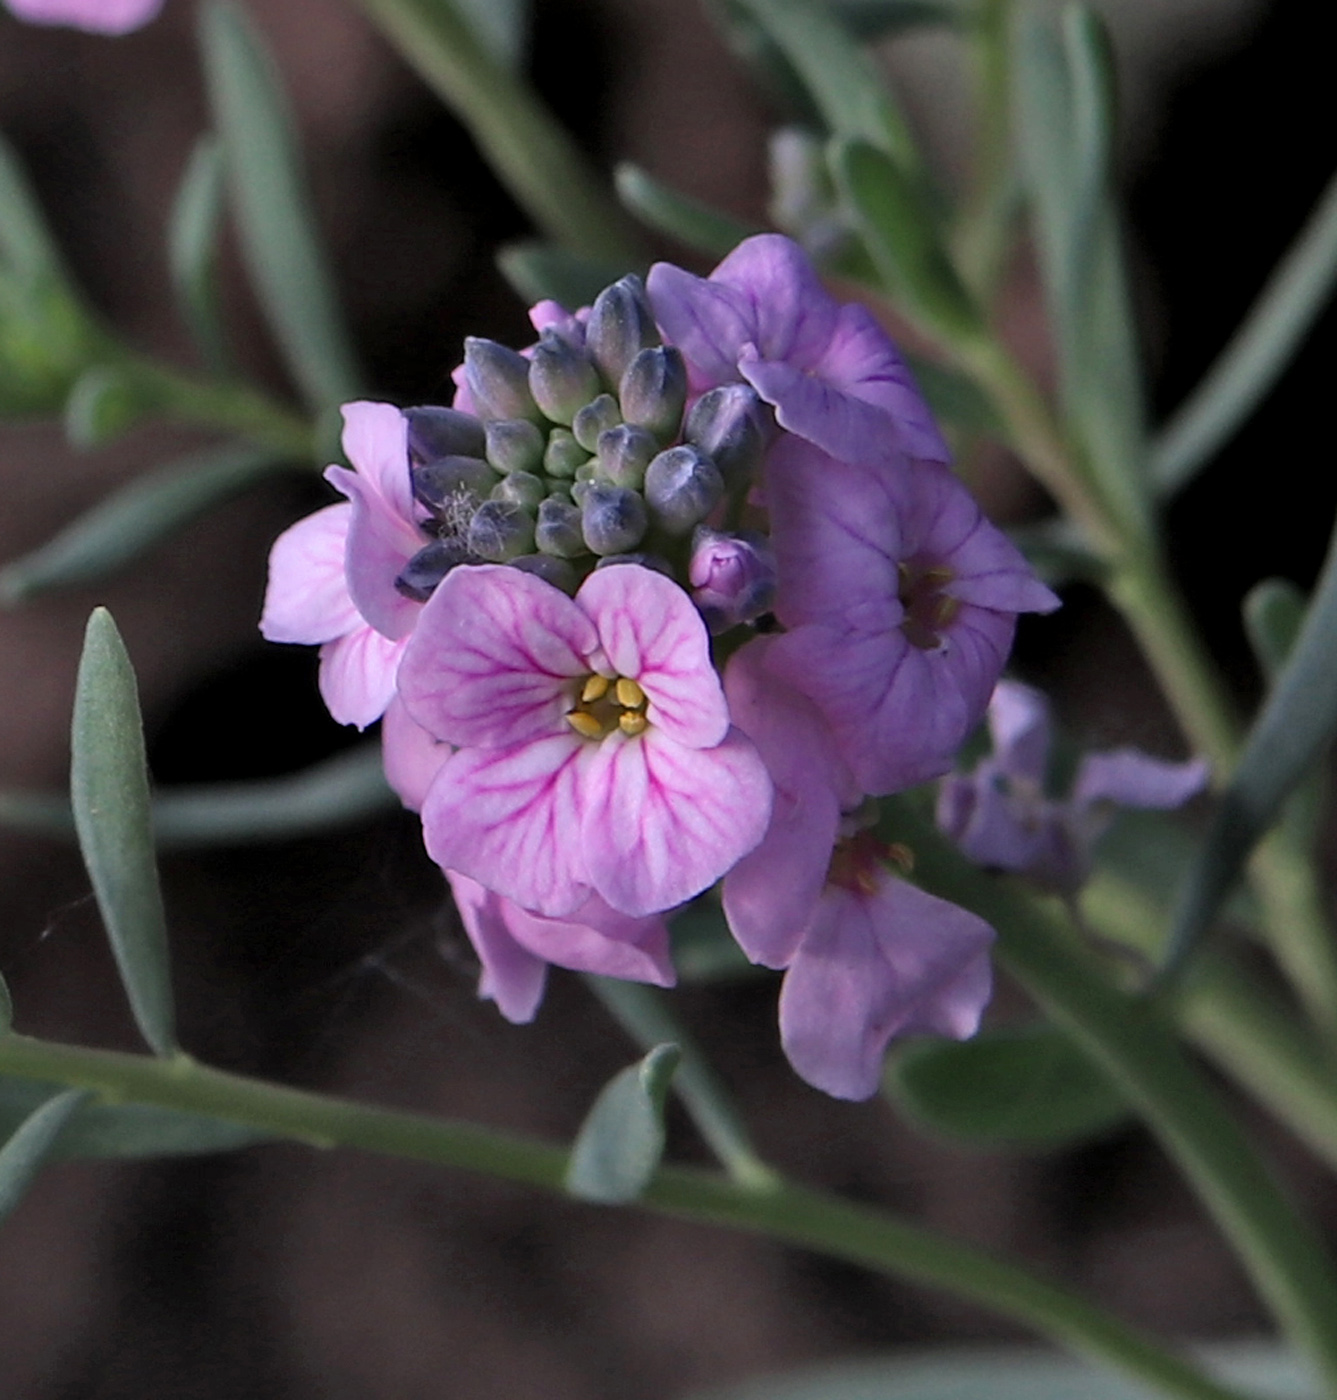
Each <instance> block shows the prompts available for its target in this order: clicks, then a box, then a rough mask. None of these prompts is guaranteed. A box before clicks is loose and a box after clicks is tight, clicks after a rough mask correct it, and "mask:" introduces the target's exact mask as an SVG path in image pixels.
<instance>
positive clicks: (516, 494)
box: [492, 472, 548, 510]
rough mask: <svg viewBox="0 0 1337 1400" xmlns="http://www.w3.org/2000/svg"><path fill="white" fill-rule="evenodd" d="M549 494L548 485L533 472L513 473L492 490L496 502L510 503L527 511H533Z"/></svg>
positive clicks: (503, 478)
mask: <svg viewBox="0 0 1337 1400" xmlns="http://www.w3.org/2000/svg"><path fill="white" fill-rule="evenodd" d="M547 494H548V487H547V484H546V483H545V482H544V480H543V478H542V477H541V476H535V475H534V473H533V472H511V473H510V474H509V475H508V476H504V477H502V479H501V480H500V481H499V482H498V483H497V484H496V485H495V486H494V487H493V488H492V499H493V500H494V501H510V502H511V504H512V505H517V506H524V507H525V509H526V510H533V509H534V507H535V506H536V505H538V503H539V502H540V501H541V500H542V499H543V498H544V496H546V495H547Z"/></svg>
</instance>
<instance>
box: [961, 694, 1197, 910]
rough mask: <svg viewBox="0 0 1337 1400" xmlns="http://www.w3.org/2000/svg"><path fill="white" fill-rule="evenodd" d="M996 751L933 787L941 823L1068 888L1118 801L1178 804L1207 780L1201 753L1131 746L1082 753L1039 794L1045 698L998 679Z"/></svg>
mask: <svg viewBox="0 0 1337 1400" xmlns="http://www.w3.org/2000/svg"><path fill="white" fill-rule="evenodd" d="M989 733H990V736H991V737H992V739H993V753H992V754H991V755H990V756H989V757H988V758H986V759H984V760H982V761H981V762H980V763H979V764H978V765H976V767H975V770H974V772H972V773H970V774H969V775H967V774H952V775H951V776H949V777H947V778H944V779H943V781H942V784H941V785H940V787H939V789H938V825H939V826H940V827H941V828H942V829H943V830H944V831H945V832H946V833H947V834H948V835H949V836H950V837H951V838H952V839H953V840H954V841H955V842H956V843H957V845H958V846H960V847H961V849H962V850H963V851H964V852H965V853H966V855H968V856H969V857H970V859H971V860H973V861H975V862H976V864H978V865H985V866H993V867H995V868H997V869H999V870H1011V871H1015V872H1017V873H1019V874H1024V875H1029V876H1030V877H1031V878H1032V879H1034V880H1037V881H1039V882H1040V883H1042V884H1044V885H1046V886H1048V887H1049V888H1051V889H1054V890H1057V891H1058V892H1060V893H1062V894H1065V895H1068V896H1072V895H1074V894H1076V892H1077V891H1078V890H1079V889H1080V888H1081V886H1082V885H1083V884H1084V883H1085V882H1086V880H1087V878H1088V876H1089V875H1090V873H1091V852H1092V849H1093V847H1094V845H1095V842H1096V840H1097V839H1098V838H1099V836H1100V834H1101V833H1102V832H1103V831H1104V830H1105V828H1106V826H1107V825H1108V824H1109V821H1110V819H1111V816H1112V814H1113V810H1112V809H1113V808H1114V807H1115V806H1121V807H1150V808H1160V809H1168V808H1172V807H1179V806H1181V805H1182V804H1183V803H1185V802H1187V801H1188V800H1189V798H1190V797H1193V796H1195V795H1196V794H1197V793H1199V792H1201V791H1202V790H1203V788H1204V787H1206V785H1207V781H1208V778H1209V777H1210V769H1209V767H1208V765H1207V763H1206V762H1205V761H1204V760H1202V759H1190V760H1189V761H1188V762H1186V763H1167V762H1165V761H1164V760H1162V759H1158V758H1152V757H1151V756H1150V755H1148V754H1144V753H1141V752H1139V751H1138V750H1137V749H1131V748H1123V749H1115V750H1113V751H1111V752H1109V753H1097V754H1088V755H1086V757H1084V758H1083V759H1082V761H1081V763H1080V764H1079V765H1078V768H1077V776H1076V779H1075V780H1074V782H1073V786H1072V791H1071V793H1070V794H1069V796H1068V797H1067V798H1066V799H1065V800H1063V801H1056V800H1054V799H1052V798H1049V797H1046V796H1045V769H1046V766H1047V764H1048V761H1049V749H1050V741H1051V729H1050V716H1049V704H1048V702H1047V701H1046V700H1045V698H1044V696H1043V695H1041V694H1040V693H1039V691H1036V690H1032V689H1031V688H1030V687H1029V686H1024V685H1020V684H1018V683H1017V682H1016V681H999V683H998V687H997V689H996V690H995V691H994V695H993V699H992V700H991V701H990V702H989Z"/></svg>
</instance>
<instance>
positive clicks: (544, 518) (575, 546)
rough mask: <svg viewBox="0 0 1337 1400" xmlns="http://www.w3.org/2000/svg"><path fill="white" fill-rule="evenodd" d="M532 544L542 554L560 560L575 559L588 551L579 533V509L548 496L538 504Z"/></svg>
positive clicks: (583, 538) (582, 536)
mask: <svg viewBox="0 0 1337 1400" xmlns="http://www.w3.org/2000/svg"><path fill="white" fill-rule="evenodd" d="M534 542H535V544H537V545H538V547H539V549H540V550H542V551H543V553H544V554H554V555H556V556H558V557H559V558H561V559H577V558H579V557H580V555H582V554H587V553H588V552H589V551H588V550H587V549H586V547H585V537H584V535H582V534H581V532H580V508H579V507H578V506H574V505H571V504H569V503H567V502H565V501H556V500H553V498H552V497H551V496H550V497H549V498H548V499H547V500H546V501H540V502H539V518H538V524H537V525H536V526H535V527H534Z"/></svg>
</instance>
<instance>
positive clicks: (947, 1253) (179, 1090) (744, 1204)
mask: <svg viewBox="0 0 1337 1400" xmlns="http://www.w3.org/2000/svg"><path fill="white" fill-rule="evenodd" d="M0 1073H3V1074H12V1075H18V1076H22V1077H24V1078H28V1079H37V1080H43V1081H46V1082H48V1083H56V1084H65V1085H70V1086H74V1087H77V1088H84V1089H91V1090H94V1091H96V1092H98V1093H100V1094H101V1095H102V1096H103V1097H104V1098H106V1099H108V1100H111V1101H113V1102H121V1101H131V1102H137V1103H149V1104H157V1105H160V1106H161V1107H164V1108H174V1109H179V1110H182V1111H185V1112H190V1113H202V1114H206V1115H210V1116H213V1117H217V1118H222V1119H226V1120H228V1121H230V1122H235V1123H240V1124H243V1125H246V1126H248V1127H252V1128H255V1129H258V1130H260V1131H262V1132H266V1133H272V1134H274V1135H276V1136H279V1137H283V1138H290V1139H294V1140H296V1141H299V1142H306V1143H309V1144H310V1145H312V1146H316V1147H334V1146H345V1147H358V1148H363V1149H365V1150H367V1151H370V1152H381V1153H388V1154H391V1155H393V1156H398V1157H407V1158H412V1159H414V1160H417V1161H424V1162H431V1163H435V1164H438V1165H442V1166H450V1167H459V1168H462V1169H464V1170H467V1171H477V1172H483V1173H486V1174H488V1175H490V1176H496V1177H501V1178H502V1179H504V1180H507V1181H514V1182H519V1183H521V1184H523V1185H527V1186H537V1187H541V1188H543V1189H545V1190H549V1191H561V1190H562V1183H563V1179H564V1176H565V1172H566V1162H567V1153H566V1151H565V1149H564V1148H560V1147H556V1146H552V1145H550V1144H547V1143H541V1142H536V1141H534V1140H533V1139H530V1138H524V1137H520V1136H517V1135H515V1134H511V1133H502V1132H498V1131H494V1130H492V1129H488V1128H482V1127H478V1126H475V1125H473V1124H467V1123H459V1122H454V1121H450V1120H445V1119H435V1118H427V1117H424V1116H422V1115H419V1114H413V1113H403V1112H398V1111H395V1110H391V1109H383V1108H373V1107H370V1106H367V1105H363V1104H357V1103H353V1102H350V1101H349V1100H347V1099H339V1098H334V1097H332V1096H329V1095H325V1094H316V1093H310V1092H308V1091H305V1090H301V1089H290V1088H286V1087H284V1086H281V1085H275V1084H267V1083H264V1082H262V1081H260V1080H254V1079H248V1078H245V1077H243V1076H241V1075H235V1074H228V1073H225V1072H224V1071H221V1070H216V1069H211V1068H209V1067H208V1066H205V1065H201V1064H198V1063H196V1062H195V1061H194V1060H192V1059H191V1058H190V1057H189V1056H187V1055H177V1056H175V1057H174V1058H172V1059H169V1060H155V1059H151V1058H149V1057H148V1056H142V1055H127V1054H122V1053H119V1052H116V1051H109V1050H88V1049H84V1048H82V1047H79V1046H73V1045H60V1044H55V1043H52V1042H49V1041H40V1040H33V1039H29V1038H28V1037H26V1036H16V1035H10V1036H4V1037H0ZM642 1204H644V1205H645V1206H647V1207H649V1208H650V1209H652V1210H658V1211H662V1212H665V1213H667V1214H672V1215H676V1216H681V1217H683V1218H685V1219H689V1220H694V1221H700V1222H703V1223H709V1224H717V1225H723V1226H726V1227H729V1228H732V1229H741V1230H748V1231H753V1232H756V1233H759V1234H764V1235H767V1236H769V1237H771V1238H774V1239H779V1240H783V1241H785V1242H787V1243H790V1244H794V1245H799V1246H801V1247H803V1248H806V1249H812V1250H815V1251H818V1252H820V1253H823V1254H828V1255H831V1256H833V1257H835V1258H840V1259H846V1260H848V1261H850V1262H852V1263H856V1264H861V1265H864V1266H866V1267H868V1268H871V1269H875V1270H877V1271H878V1272H880V1273H885V1274H888V1275H890V1276H892V1277H895V1278H903V1279H908V1280H910V1281H912V1282H914V1283H918V1284H922V1285H925V1286H927V1287H930V1288H941V1289H944V1290H946V1291H949V1292H952V1293H955V1294H958V1295H960V1296H962V1297H965V1298H969V1299H971V1300H973V1301H974V1302H977V1303H979V1304H980V1305H981V1306H983V1307H986V1308H989V1309H991V1310H992V1311H994V1312H998V1313H1001V1314H1003V1315H1004V1316H1007V1317H1011V1318H1013V1319H1015V1320H1016V1321H1018V1322H1022V1323H1025V1324H1026V1325H1028V1326H1030V1327H1033V1328H1035V1329H1037V1330H1038V1331H1040V1332H1042V1333H1043V1334H1045V1335H1047V1336H1049V1337H1051V1338H1053V1339H1054V1340H1055V1341H1057V1342H1059V1343H1061V1344H1062V1345H1064V1346H1067V1347H1069V1348H1071V1349H1072V1350H1074V1351H1076V1352H1078V1353H1079V1354H1081V1355H1083V1356H1086V1357H1089V1358H1091V1359H1092V1360H1095V1361H1099V1362H1103V1363H1105V1364H1107V1365H1111V1366H1114V1367H1116V1368H1117V1369H1119V1370H1121V1371H1123V1372H1124V1373H1125V1374H1127V1375H1128V1376H1130V1377H1132V1378H1134V1379H1136V1380H1139V1381H1142V1382H1143V1383H1145V1384H1148V1385H1151V1386H1153V1387H1155V1388H1156V1389H1158V1390H1160V1391H1162V1392H1164V1393H1165V1394H1167V1395H1171V1396H1177V1397H1182V1398H1183V1400H1238V1395H1237V1392H1234V1391H1231V1390H1230V1389H1228V1388H1227V1387H1225V1386H1222V1385H1219V1384H1217V1383H1216V1382H1215V1381H1213V1380H1211V1379H1210V1378H1209V1377H1207V1376H1205V1375H1203V1374H1202V1373H1201V1372H1200V1371H1198V1370H1197V1369H1196V1368H1195V1367H1193V1366H1192V1365H1190V1364H1189V1363H1187V1362H1185V1361H1183V1360H1181V1359H1180V1358H1179V1357H1177V1356H1175V1355H1174V1354H1173V1353H1171V1352H1169V1351H1167V1350H1165V1349H1164V1348H1162V1347H1161V1346H1159V1345H1157V1344H1156V1343H1155V1342H1153V1341H1151V1340H1149V1339H1147V1338H1144V1337H1142V1336H1140V1335H1139V1334H1138V1333H1136V1332H1134V1331H1133V1330H1132V1329H1130V1328H1128V1327H1126V1326H1125V1325H1124V1324H1123V1323H1121V1322H1119V1321H1118V1319H1116V1318H1113V1317H1110V1316H1109V1315H1107V1314H1105V1313H1104V1312H1102V1311H1101V1310H1100V1309H1098V1308H1095V1307H1093V1306H1092V1305H1091V1304H1090V1303H1088V1302H1086V1301H1085V1300H1084V1299H1082V1298H1080V1297H1079V1296H1077V1295H1075V1294H1073V1293H1071V1292H1069V1291H1068V1290H1067V1289H1064V1288H1061V1287H1059V1286H1057V1285H1055V1284H1051V1283H1048V1282H1046V1281H1044V1280H1042V1279H1039V1278H1036V1277H1034V1276H1032V1275H1030V1274H1028V1273H1026V1272H1025V1271H1024V1270H1022V1269H1018V1268H1016V1267H1014V1266H1013V1265H1011V1264H1007V1263H1004V1262H1002V1261H1000V1260H997V1259H994V1258H992V1257H991V1256H989V1255H987V1254H985V1253H983V1252H982V1251H979V1250H975V1249H972V1248H970V1247H969V1246H967V1245H961V1244H957V1243H955V1242H953V1241H951V1240H947V1239H943V1238H942V1237H940V1236H937V1235H934V1234H931V1233H930V1232H928V1231H925V1230H921V1229H918V1228H916V1227H915V1226H912V1225H906V1224H904V1223H902V1222H900V1221H898V1220H896V1219H895V1218H894V1217H892V1216H889V1215H887V1214H885V1213H883V1212H881V1211H877V1210H872V1209H869V1208H868V1207H865V1206H858V1205H853V1204H849V1203H846V1202H844V1201H841V1200H839V1199H838V1198H835V1197H832V1196H828V1195H826V1194H824V1193H822V1192H817V1191H809V1190H806V1189H804V1188H802V1187H799V1186H793V1185H777V1186H773V1187H772V1188H771V1189H769V1190H757V1189H756V1188H754V1187H747V1186H743V1185H741V1184H740V1183H738V1182H734V1181H730V1180H728V1179H727V1178H725V1177H722V1176H718V1175H713V1174H708V1173H705V1172H700V1171H693V1170H688V1169H685V1168H681V1167H678V1168H674V1167H665V1168H661V1169H660V1170H659V1171H658V1172H657V1173H656V1175H655V1176H654V1178H653V1179H652V1181H651V1182H650V1185H649V1187H648V1188H647V1190H646V1193H645V1196H644V1198H643V1201H642Z"/></svg>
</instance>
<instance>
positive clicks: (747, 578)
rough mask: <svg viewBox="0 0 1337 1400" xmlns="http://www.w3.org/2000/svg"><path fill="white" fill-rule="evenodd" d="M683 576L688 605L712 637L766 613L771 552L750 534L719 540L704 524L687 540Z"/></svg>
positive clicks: (771, 593) (771, 589)
mask: <svg viewBox="0 0 1337 1400" xmlns="http://www.w3.org/2000/svg"><path fill="white" fill-rule="evenodd" d="M687 577H688V578H689V579H690V581H691V583H692V587H693V589H694V590H695V591H694V592H693V593H692V600H693V601H694V602H695V603H696V606H697V607H698V608H699V609H700V610H701V615H702V617H704V618H705V620H706V626H707V627H709V628H710V630H711V631H712V632H727V631H728V630H729V628H730V627H736V626H737V625H738V624H739V623H740V622H751V621H753V619H755V618H758V617H760V616H761V615H762V613H766V612H770V610H771V607H772V605H773V604H774V602H775V551H774V550H773V549H772V548H771V546H770V541H768V540H767V539H766V538H765V537H764V536H762V535H757V534H753V533H752V532H751V531H748V532H746V533H745V534H741V535H723V534H720V532H719V531H718V530H711V529H708V528H707V527H706V526H704V525H700V526H698V527H697V530H696V534H695V535H693V536H692V562H691V564H690V565H689V566H688V569H687Z"/></svg>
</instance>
